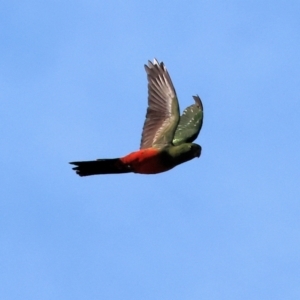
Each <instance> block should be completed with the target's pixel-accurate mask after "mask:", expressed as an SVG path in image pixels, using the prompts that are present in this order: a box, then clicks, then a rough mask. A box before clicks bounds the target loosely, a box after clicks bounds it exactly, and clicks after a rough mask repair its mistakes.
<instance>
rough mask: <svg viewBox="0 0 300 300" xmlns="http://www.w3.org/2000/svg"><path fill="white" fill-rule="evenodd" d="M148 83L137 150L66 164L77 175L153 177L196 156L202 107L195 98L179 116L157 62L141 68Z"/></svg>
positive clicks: (167, 77)
mask: <svg viewBox="0 0 300 300" xmlns="http://www.w3.org/2000/svg"><path fill="white" fill-rule="evenodd" d="M144 67H145V70H146V73H147V80H148V107H147V112H146V120H145V122H144V126H143V131H142V138H141V142H140V149H139V150H137V151H134V152H131V153H129V154H128V155H126V156H123V157H120V158H108V159H96V160H91V161H74V162H70V164H72V165H73V166H75V167H73V170H74V171H75V172H76V173H77V174H78V175H79V176H90V175H100V174H122V173H138V174H157V173H161V172H165V171H169V170H171V169H172V168H174V167H176V166H177V165H179V164H182V163H185V162H187V161H189V160H192V159H193V158H196V157H198V158H199V157H200V155H201V151H202V148H201V146H200V145H198V144H196V143H193V141H194V140H195V139H196V138H197V137H198V134H199V132H200V130H201V128H202V124H203V104H202V101H201V99H200V97H199V96H198V95H196V96H193V99H194V101H195V103H194V104H192V105H190V106H188V107H187V108H186V109H185V110H184V111H183V113H182V115H181V116H180V112H179V104H178V99H177V95H176V91H175V88H174V86H173V83H172V80H171V77H170V75H169V73H168V70H167V68H166V67H165V65H164V63H163V62H159V61H158V60H157V59H153V61H150V60H149V61H148V64H146V65H144Z"/></svg>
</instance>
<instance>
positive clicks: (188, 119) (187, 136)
mask: <svg viewBox="0 0 300 300" xmlns="http://www.w3.org/2000/svg"><path fill="white" fill-rule="evenodd" d="M193 98H194V100H195V104H193V105H191V106H189V107H187V108H186V109H185V110H184V111H183V113H182V115H181V117H180V121H179V124H178V126H177V129H176V132H175V135H174V138H173V145H175V146H176V145H180V144H182V143H191V142H193V141H194V140H195V139H196V138H197V136H198V134H199V132H200V130H201V127H202V124H203V105H202V102H201V99H200V97H199V96H193Z"/></svg>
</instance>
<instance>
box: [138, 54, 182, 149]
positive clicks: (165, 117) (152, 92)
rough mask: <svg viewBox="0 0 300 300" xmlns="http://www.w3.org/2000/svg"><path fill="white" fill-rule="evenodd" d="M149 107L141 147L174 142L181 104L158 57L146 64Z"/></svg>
mask: <svg viewBox="0 0 300 300" xmlns="http://www.w3.org/2000/svg"><path fill="white" fill-rule="evenodd" d="M145 70H146V72H147V79H148V108H147V114H146V120H145V123H144V127H143V133H142V140H141V145H140V149H145V148H150V147H156V148H161V147H164V146H166V145H169V144H171V143H172V140H173V138H174V133H175V130H176V128H177V125H178V123H179V105H178V100H177V96H176V92H175V89H174V86H173V83H172V80H171V78H170V75H169V73H168V71H167V69H166V67H165V65H164V64H163V62H161V63H159V62H158V61H157V60H156V59H154V60H153V62H151V61H149V62H148V65H145Z"/></svg>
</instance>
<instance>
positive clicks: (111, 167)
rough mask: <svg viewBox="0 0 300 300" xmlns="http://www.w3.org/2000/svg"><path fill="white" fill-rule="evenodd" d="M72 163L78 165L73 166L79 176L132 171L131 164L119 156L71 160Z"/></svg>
mask: <svg viewBox="0 0 300 300" xmlns="http://www.w3.org/2000/svg"><path fill="white" fill-rule="evenodd" d="M70 164H72V165H75V166H76V167H74V168H73V170H75V171H76V173H77V174H78V175H79V176H90V175H97V174H120V173H129V172H132V169H131V168H130V166H129V165H126V164H124V163H123V162H122V161H121V160H120V159H119V158H112V159H97V160H91V161H74V162H70Z"/></svg>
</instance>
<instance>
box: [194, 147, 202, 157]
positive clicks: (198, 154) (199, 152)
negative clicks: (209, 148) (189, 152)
mask: <svg viewBox="0 0 300 300" xmlns="http://www.w3.org/2000/svg"><path fill="white" fill-rule="evenodd" d="M201 150H202V149H201V147H200V148H199V149H197V150H196V152H195V156H197V157H198V158H199V157H200V155H201Z"/></svg>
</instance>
